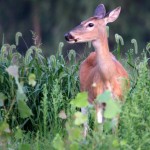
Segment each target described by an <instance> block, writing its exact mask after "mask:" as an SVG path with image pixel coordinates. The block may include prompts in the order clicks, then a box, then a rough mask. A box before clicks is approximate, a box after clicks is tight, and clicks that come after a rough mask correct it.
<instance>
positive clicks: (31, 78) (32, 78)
mask: <svg viewBox="0 0 150 150" xmlns="http://www.w3.org/2000/svg"><path fill="white" fill-rule="evenodd" d="M35 80H36V76H35V74H33V73H30V74H29V77H28V83H29V85H31V86H33V87H34V86H35V85H36V81H35Z"/></svg>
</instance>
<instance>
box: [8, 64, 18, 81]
mask: <svg viewBox="0 0 150 150" xmlns="http://www.w3.org/2000/svg"><path fill="white" fill-rule="evenodd" d="M6 71H7V72H8V73H9V74H10V75H12V76H13V77H14V78H18V77H19V74H18V66H16V65H13V66H9V67H8V68H6Z"/></svg>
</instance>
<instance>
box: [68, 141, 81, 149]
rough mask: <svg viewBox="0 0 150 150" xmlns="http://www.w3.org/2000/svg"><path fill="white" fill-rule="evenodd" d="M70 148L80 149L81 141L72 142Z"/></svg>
mask: <svg viewBox="0 0 150 150" xmlns="http://www.w3.org/2000/svg"><path fill="white" fill-rule="evenodd" d="M69 149H70V150H78V149H79V143H77V142H73V143H71V144H70V148H69Z"/></svg>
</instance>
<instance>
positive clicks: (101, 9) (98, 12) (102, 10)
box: [94, 4, 106, 18]
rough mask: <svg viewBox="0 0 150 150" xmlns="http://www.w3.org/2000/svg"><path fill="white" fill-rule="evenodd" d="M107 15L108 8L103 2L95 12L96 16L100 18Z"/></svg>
mask: <svg viewBox="0 0 150 150" xmlns="http://www.w3.org/2000/svg"><path fill="white" fill-rule="evenodd" d="M105 15H106V10H105V6H104V5H103V4H99V5H98V6H97V7H96V9H95V12H94V16H96V17H99V18H103V17H105Z"/></svg>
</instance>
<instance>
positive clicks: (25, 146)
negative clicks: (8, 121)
mask: <svg viewBox="0 0 150 150" xmlns="http://www.w3.org/2000/svg"><path fill="white" fill-rule="evenodd" d="M19 150H31V146H30V145H29V144H21V145H20V147H19Z"/></svg>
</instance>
